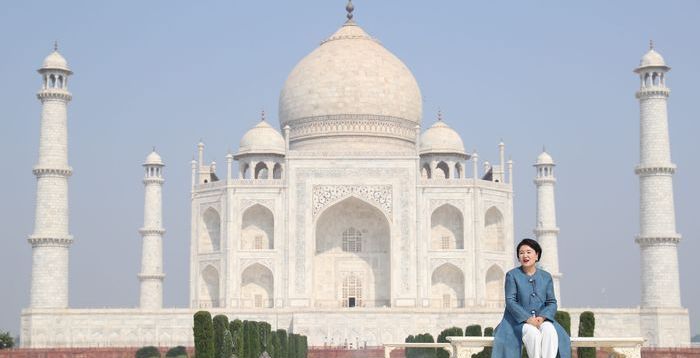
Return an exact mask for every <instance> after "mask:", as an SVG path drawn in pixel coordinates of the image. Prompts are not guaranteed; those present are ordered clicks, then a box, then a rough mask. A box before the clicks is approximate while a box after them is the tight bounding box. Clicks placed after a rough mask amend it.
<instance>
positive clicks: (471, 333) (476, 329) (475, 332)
mask: <svg viewBox="0 0 700 358" xmlns="http://www.w3.org/2000/svg"><path fill="white" fill-rule="evenodd" d="M464 335H465V336H466V337H481V325H478V324H473V325H471V326H467V328H465V329H464Z"/></svg>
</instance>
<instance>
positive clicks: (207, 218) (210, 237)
mask: <svg viewBox="0 0 700 358" xmlns="http://www.w3.org/2000/svg"><path fill="white" fill-rule="evenodd" d="M201 224H202V225H200V233H199V252H200V253H205V252H217V251H219V250H220V249H221V216H219V212H218V211H216V209H214V208H211V207H210V208H207V209H206V210H205V211H204V214H202V221H201Z"/></svg>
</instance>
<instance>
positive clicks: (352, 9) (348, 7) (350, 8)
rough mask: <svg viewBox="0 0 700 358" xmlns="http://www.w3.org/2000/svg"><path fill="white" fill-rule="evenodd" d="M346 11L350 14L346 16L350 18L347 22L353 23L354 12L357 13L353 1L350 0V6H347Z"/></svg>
mask: <svg viewBox="0 0 700 358" xmlns="http://www.w3.org/2000/svg"><path fill="white" fill-rule="evenodd" d="M345 11H347V12H348V14H347V15H346V16H347V18H348V21H347V22H352V16H353V15H352V12H353V11H355V7H354V6H353V5H352V0H348V4H347V5H346V6H345Z"/></svg>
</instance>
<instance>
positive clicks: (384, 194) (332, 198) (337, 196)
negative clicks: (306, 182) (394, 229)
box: [312, 185, 392, 218]
mask: <svg viewBox="0 0 700 358" xmlns="http://www.w3.org/2000/svg"><path fill="white" fill-rule="evenodd" d="M391 191H392V190H391V185H314V188H313V199H312V200H313V216H314V217H316V216H317V215H318V214H319V213H320V212H321V211H322V210H323V209H324V208H325V207H327V206H329V205H331V204H334V203H336V202H338V201H340V200H342V199H345V198H347V197H350V196H353V195H354V196H357V197H359V198H362V199H365V200H367V201H369V202H373V203H375V204H376V205H377V207H378V208H379V209H381V210H382V211H383V212H384V214H385V215H386V216H387V217H389V218H390V217H391V209H392V193H391Z"/></svg>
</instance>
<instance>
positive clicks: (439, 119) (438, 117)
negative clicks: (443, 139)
mask: <svg viewBox="0 0 700 358" xmlns="http://www.w3.org/2000/svg"><path fill="white" fill-rule="evenodd" d="M437 120H438V121H442V110H441V109H438V114H437Z"/></svg>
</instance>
